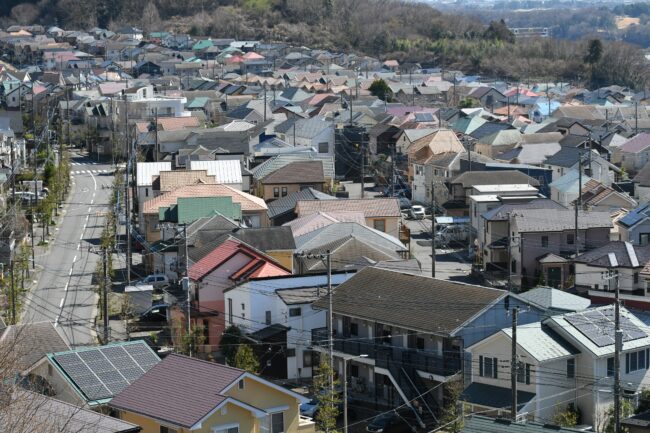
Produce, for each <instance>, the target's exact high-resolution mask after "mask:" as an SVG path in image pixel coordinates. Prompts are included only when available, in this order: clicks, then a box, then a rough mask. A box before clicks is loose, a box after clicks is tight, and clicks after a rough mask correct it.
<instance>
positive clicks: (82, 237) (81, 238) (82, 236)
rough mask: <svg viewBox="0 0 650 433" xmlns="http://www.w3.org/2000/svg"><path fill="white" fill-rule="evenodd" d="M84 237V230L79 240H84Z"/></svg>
mask: <svg viewBox="0 0 650 433" xmlns="http://www.w3.org/2000/svg"><path fill="white" fill-rule="evenodd" d="M83 239H84V234H83V232H82V233H81V237H80V238H79V240H80V241H82V240H83Z"/></svg>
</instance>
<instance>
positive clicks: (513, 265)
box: [510, 260, 517, 272]
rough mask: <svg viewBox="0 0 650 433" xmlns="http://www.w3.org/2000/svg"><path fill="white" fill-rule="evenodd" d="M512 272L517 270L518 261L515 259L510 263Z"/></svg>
mask: <svg viewBox="0 0 650 433" xmlns="http://www.w3.org/2000/svg"><path fill="white" fill-rule="evenodd" d="M510 272H517V261H516V260H513V261H512V263H510Z"/></svg>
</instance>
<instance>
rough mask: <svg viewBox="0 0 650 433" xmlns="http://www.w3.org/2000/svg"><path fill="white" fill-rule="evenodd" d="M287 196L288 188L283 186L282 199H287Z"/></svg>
mask: <svg viewBox="0 0 650 433" xmlns="http://www.w3.org/2000/svg"><path fill="white" fill-rule="evenodd" d="M286 195H287V187H286V186H283V187H282V197H286Z"/></svg>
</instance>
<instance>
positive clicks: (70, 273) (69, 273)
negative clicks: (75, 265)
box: [68, 268, 72, 277]
mask: <svg viewBox="0 0 650 433" xmlns="http://www.w3.org/2000/svg"><path fill="white" fill-rule="evenodd" d="M68 276H69V277H70V276H72V268H70V272H68Z"/></svg>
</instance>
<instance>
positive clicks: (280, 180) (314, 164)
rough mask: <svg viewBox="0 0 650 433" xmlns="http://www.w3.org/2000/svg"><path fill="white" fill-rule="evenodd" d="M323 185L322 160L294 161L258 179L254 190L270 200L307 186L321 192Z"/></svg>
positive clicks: (324, 184) (265, 199) (266, 199)
mask: <svg viewBox="0 0 650 433" xmlns="http://www.w3.org/2000/svg"><path fill="white" fill-rule="evenodd" d="M325 187H326V182H325V175H324V172H323V163H322V161H295V162H292V163H289V164H287V165H285V166H284V167H281V168H279V169H278V170H275V171H273V172H271V173H269V174H267V175H266V176H264V177H263V178H261V179H258V180H257V182H256V185H255V190H256V192H257V195H258V196H259V197H261V198H262V199H264V201H266V202H271V201H274V200H277V199H279V198H282V197H286V196H287V195H289V194H291V193H296V192H299V191H301V190H303V189H307V188H311V189H313V190H316V191H319V192H323V190H324V189H325Z"/></svg>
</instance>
